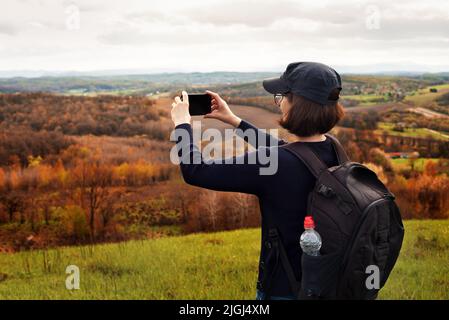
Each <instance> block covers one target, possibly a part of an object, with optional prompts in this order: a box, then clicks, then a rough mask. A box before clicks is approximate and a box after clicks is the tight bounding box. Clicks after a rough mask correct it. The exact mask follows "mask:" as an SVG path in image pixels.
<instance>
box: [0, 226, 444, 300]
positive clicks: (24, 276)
mask: <svg viewBox="0 0 449 320" xmlns="http://www.w3.org/2000/svg"><path fill="white" fill-rule="evenodd" d="M405 227H406V236H405V240H404V245H403V249H402V252H401V256H400V258H399V261H398V263H397V264H396V267H395V269H394V270H393V272H392V274H391V276H390V278H389V280H388V282H387V284H386V286H385V287H384V288H383V290H382V291H381V294H380V297H379V298H380V299H449V276H448V275H449V250H448V249H449V221H448V220H444V221H443V220H433V221H428V220H422V221H417V220H414V221H406V222H405ZM259 241H260V230H259V229H244V230H237V231H227V232H217V233H209V234H201V233H199V234H193V235H188V236H179V237H171V238H161V239H155V240H145V241H130V242H124V243H118V244H106V245H96V246H84V247H70V248H60V249H55V250H48V251H35V252H21V253H16V254H0V299H250V300H251V299H254V298H255V284H256V277H257V262H258V256H259V248H260V244H259ZM71 264H75V265H77V266H78V267H79V268H80V289H79V290H72V291H69V290H67V289H66V288H65V279H66V276H67V275H66V274H65V270H66V266H68V265H71Z"/></svg>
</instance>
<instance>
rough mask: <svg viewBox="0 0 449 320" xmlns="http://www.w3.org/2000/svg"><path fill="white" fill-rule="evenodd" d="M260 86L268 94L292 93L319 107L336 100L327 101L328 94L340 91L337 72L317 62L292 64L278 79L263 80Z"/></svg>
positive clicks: (339, 79)
mask: <svg viewBox="0 0 449 320" xmlns="http://www.w3.org/2000/svg"><path fill="white" fill-rule="evenodd" d="M262 85H263V87H264V89H265V90H267V91H268V92H270V93H273V94H276V93H287V92H292V93H294V94H297V95H300V96H303V97H305V98H307V99H309V100H311V101H313V102H316V103H319V104H321V105H325V104H328V103H329V102H335V101H336V100H338V98H339V97H338V96H337V97H336V99H329V98H330V94H331V92H332V91H333V90H334V89H339V91H338V92H340V91H341V89H342V87H341V78H340V75H339V74H338V72H337V71H335V70H334V69H332V68H331V67H329V66H327V65H325V64H322V63H319V62H292V63H290V64H289V65H288V66H287V69H286V70H285V71H284V73H283V74H282V75H281V76H280V77H279V78H270V79H266V80H263V82H262ZM333 98H335V97H333Z"/></svg>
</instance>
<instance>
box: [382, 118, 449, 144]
mask: <svg viewBox="0 0 449 320" xmlns="http://www.w3.org/2000/svg"><path fill="white" fill-rule="evenodd" d="M393 128H394V123H390V122H379V123H378V129H377V130H375V131H374V132H375V133H376V134H382V132H383V131H387V132H388V134H390V135H395V136H405V137H417V138H427V137H428V136H431V137H432V138H433V139H437V140H449V137H448V136H447V135H446V134H443V133H439V132H438V131H435V130H429V129H427V128H405V129H404V131H403V132H401V131H394V130H393Z"/></svg>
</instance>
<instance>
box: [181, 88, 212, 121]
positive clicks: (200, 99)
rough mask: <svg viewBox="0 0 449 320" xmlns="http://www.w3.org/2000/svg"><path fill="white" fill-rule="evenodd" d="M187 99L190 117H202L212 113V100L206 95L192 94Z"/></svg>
mask: <svg viewBox="0 0 449 320" xmlns="http://www.w3.org/2000/svg"><path fill="white" fill-rule="evenodd" d="M188 97H189V113H190V115H191V116H202V115H205V114H208V113H210V112H211V111H212V98H211V96H210V95H208V94H207V93H204V94H200V93H193V94H189V95H188ZM181 100H182V96H181Z"/></svg>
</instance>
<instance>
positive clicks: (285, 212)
mask: <svg viewBox="0 0 449 320" xmlns="http://www.w3.org/2000/svg"><path fill="white" fill-rule="evenodd" d="M237 128H240V129H242V130H244V131H245V130H255V133H256V134H257V133H258V132H259V133H261V131H259V129H257V128H256V127H255V126H253V125H252V124H251V123H249V122H248V121H245V120H242V121H241V122H240V125H239V126H238V127H237ZM178 129H186V130H187V132H188V133H189V136H190V138H189V139H184V138H182V137H181V133H180V132H179V130H178ZM234 131H235V133H236V134H237V135H238V136H240V137H243V136H242V135H241V132H240V131H239V130H234ZM259 137H262V138H264V137H265V138H266V139H267V140H266V141H268V140H269V139H272V140H271V141H275V142H276V143H277V145H282V144H286V143H288V142H287V141H285V140H282V139H279V140H277V139H275V138H274V137H273V136H270V135H268V134H264V135H262V136H259ZM243 138H244V139H245V141H248V140H247V139H246V137H243ZM175 139H176V143H177V150H178V156H179V157H180V161H181V163H180V166H181V172H182V175H183V178H184V180H185V182H186V183H188V184H191V185H194V186H198V187H203V188H207V189H211V190H217V191H232V192H242V193H248V194H253V195H256V196H257V197H258V199H259V204H260V209H261V214H262V218H261V221H262V235H261V239H262V242H261V250H260V258H259V274H258V279H257V285H256V287H257V288H258V289H261V287H260V282H261V280H262V277H263V270H264V269H263V267H262V266H261V265H262V264H264V262H265V257H266V255H265V246H264V245H263V243H264V242H265V240H266V239H267V232H268V226H267V218H266V217H267V216H269V218H268V219H271V221H273V222H274V223H275V224H276V226H277V227H278V229H279V232H280V233H281V237H282V239H283V243H284V246H285V249H286V251H287V255H288V257H289V260H290V263H291V265H292V267H293V269H294V270H295V272H296V277H297V278H299V274H300V268H301V264H300V261H301V254H302V251H301V248H300V246H299V237H300V235H301V233H302V232H303V231H304V226H303V223H304V217H305V216H306V214H309V213H308V212H306V207H307V195H308V193H309V192H310V191H311V190H312V188H313V186H314V183H315V178H314V177H313V175H312V174H311V173H310V172H309V171H308V169H307V168H306V167H305V165H304V164H303V163H302V162H301V161H300V160H299V159H297V158H296V157H295V156H294V155H292V154H291V153H290V152H289V151H287V150H285V149H284V148H278V147H277V146H273V145H272V146H267V147H265V146H266V145H267V142H265V143H264V144H263V145H262V142H261V143H260V144H259V140H256V145H253V146H254V147H255V149H256V150H254V151H249V152H246V153H245V154H244V155H241V156H239V157H234V158H244V159H240V160H243V161H242V162H239V161H237V160H238V159H233V160H234V161H233V163H224V161H225V160H224V159H223V163H217V161H215V163H214V161H213V160H212V159H210V160H204V159H203V158H202V155H201V152H200V151H199V149H198V147H197V146H196V145H195V144H194V143H193V138H192V126H191V125H190V124H189V123H182V124H179V125H177V126H176V127H175ZM250 142H251V141H250ZM301 143H306V144H307V145H309V146H310V147H311V148H312V150H313V151H314V152H315V153H316V154H317V155H318V157H319V158H320V159H321V160H322V161H324V163H326V164H327V166H329V167H330V166H334V165H337V164H338V161H337V156H336V154H335V152H334V150H333V147H332V142H331V141H330V140H329V139H328V138H326V140H324V141H319V142H301ZM183 147H184V148H186V149H185V150H188V152H187V153H185V154H182V148H183ZM262 148H268V150H267V149H264V152H267V151H268V152H271V151H270V150H272V148H276V149H277V152H278V168H277V172H276V173H275V174H273V175H261V174H260V171H259V169H260V168H261V167H267V164H266V163H265V164H261V163H260V162H259V161H256V163H254V161H253V162H250V161H248V158H249V157H250V154H251V153H256V154H255V155H256V159H259V158H258V157H257V153H258V152H262ZM268 154H270V153H268ZM187 159H189V161H190V163H187V161H186V160H187ZM194 159H196V160H197V162H198V163H197V164H194V162H193V160H194ZM262 290H263V289H262ZM291 294H292V292H291V289H290V285H289V283H288V279H287V275H286V273H285V271H284V269H283V268H282V267H280V268H278V272H277V274H276V275H275V276H274V281H273V284H272V295H274V296H286V295H291Z"/></svg>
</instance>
